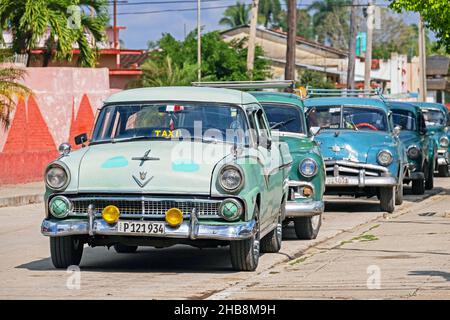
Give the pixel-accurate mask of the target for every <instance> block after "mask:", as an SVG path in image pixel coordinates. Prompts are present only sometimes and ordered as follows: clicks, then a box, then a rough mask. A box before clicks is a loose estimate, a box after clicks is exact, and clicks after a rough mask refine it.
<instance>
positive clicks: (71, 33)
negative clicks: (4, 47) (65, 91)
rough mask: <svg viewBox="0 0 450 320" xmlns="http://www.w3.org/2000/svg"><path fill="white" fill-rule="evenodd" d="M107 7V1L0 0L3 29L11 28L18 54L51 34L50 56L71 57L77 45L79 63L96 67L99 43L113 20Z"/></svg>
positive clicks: (49, 41) (48, 39) (14, 46)
mask: <svg viewBox="0 0 450 320" xmlns="http://www.w3.org/2000/svg"><path fill="white" fill-rule="evenodd" d="M107 9H108V1H107V0H20V1H18V0H0V24H1V27H2V30H5V29H10V30H11V32H12V36H13V43H12V45H13V50H14V51H15V52H17V53H29V51H30V50H31V49H34V48H35V47H36V46H37V45H38V42H39V41H40V40H41V39H43V38H45V37H46V36H47V33H49V34H48V37H47V38H46V43H45V46H46V48H47V53H48V55H49V56H50V58H51V56H52V55H53V52H55V58H56V59H67V60H70V59H71V58H72V49H73V46H74V44H77V45H78V48H79V49H80V55H79V59H78V64H79V65H80V66H86V67H94V66H95V63H96V52H95V45H96V42H97V41H101V40H103V38H104V31H105V27H106V25H107V23H108V20H109V18H108V13H107ZM88 34H89V36H88ZM90 38H92V39H93V41H91V40H90Z"/></svg>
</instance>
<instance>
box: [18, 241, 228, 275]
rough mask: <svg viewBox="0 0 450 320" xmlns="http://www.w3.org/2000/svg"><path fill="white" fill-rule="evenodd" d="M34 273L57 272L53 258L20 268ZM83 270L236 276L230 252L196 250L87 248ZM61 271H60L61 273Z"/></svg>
mask: <svg viewBox="0 0 450 320" xmlns="http://www.w3.org/2000/svg"><path fill="white" fill-rule="evenodd" d="M16 268H19V269H28V270H31V271H57V269H55V268H54V267H53V265H52V262H51V259H50V258H45V259H40V260H35V261H31V262H29V263H25V264H22V265H19V266H17V267H16ZM80 268H81V270H84V271H92V272H161V273H190V272H192V273H201V272H205V273H235V272H236V271H234V270H233V269H231V263H230V254H229V252H228V248H217V249H209V248H208V249H196V248H192V247H189V246H182V245H179V246H174V247H171V248H165V249H154V248H150V247H140V248H139V249H138V251H137V252H136V253H128V254H126V253H121V254H119V253H116V252H115V251H114V249H110V250H108V249H107V248H104V247H97V248H90V247H85V248H84V253H83V259H82V260H81V264H80ZM59 271H60V270H59Z"/></svg>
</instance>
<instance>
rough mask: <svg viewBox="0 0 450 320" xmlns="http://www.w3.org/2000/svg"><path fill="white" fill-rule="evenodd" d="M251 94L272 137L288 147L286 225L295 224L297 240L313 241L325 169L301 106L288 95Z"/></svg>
mask: <svg viewBox="0 0 450 320" xmlns="http://www.w3.org/2000/svg"><path fill="white" fill-rule="evenodd" d="M251 94H253V95H254V96H255V97H256V99H258V101H259V102H260V103H261V105H262V106H263V108H264V110H265V112H266V115H267V118H268V119H269V124H270V127H271V129H272V134H273V135H278V136H279V138H280V141H284V142H286V143H287V144H288V145H289V151H290V153H291V156H292V158H293V159H294V162H293V166H292V169H291V172H290V174H289V182H288V184H289V198H288V201H287V204H286V222H289V221H291V220H292V221H294V227H295V232H296V235H297V237H298V238H299V239H315V238H316V237H317V234H318V233H319V229H320V226H321V223H322V213H323V210H324V201H323V193H324V191H325V166H324V163H323V159H322V156H321V154H320V148H319V146H318V145H317V143H316V142H315V141H313V140H312V137H311V136H310V135H309V131H308V127H307V125H306V118H305V110H304V105H303V102H302V100H301V99H300V97H299V96H297V95H295V94H290V93H276V92H252V93H251Z"/></svg>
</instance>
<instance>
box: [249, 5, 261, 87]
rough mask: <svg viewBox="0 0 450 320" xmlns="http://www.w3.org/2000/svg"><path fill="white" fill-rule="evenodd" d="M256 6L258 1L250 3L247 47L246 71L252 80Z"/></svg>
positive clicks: (256, 18) (256, 20)
mask: <svg viewBox="0 0 450 320" xmlns="http://www.w3.org/2000/svg"><path fill="white" fill-rule="evenodd" d="M258 5H259V0H253V1H252V8H251V15H252V17H251V20H250V35H249V38H248V47H247V71H248V73H249V74H250V77H251V78H253V66H254V62H255V42H256V24H257V23H258Z"/></svg>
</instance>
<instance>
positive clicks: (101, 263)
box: [0, 179, 450, 299]
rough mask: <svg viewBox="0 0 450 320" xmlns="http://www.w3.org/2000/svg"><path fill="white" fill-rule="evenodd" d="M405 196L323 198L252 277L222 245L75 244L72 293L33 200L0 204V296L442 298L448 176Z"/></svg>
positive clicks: (447, 291) (445, 294) (449, 238)
mask: <svg viewBox="0 0 450 320" xmlns="http://www.w3.org/2000/svg"><path fill="white" fill-rule="evenodd" d="M406 192H408V189H407V191H406ZM405 198H406V201H405V203H404V204H403V205H402V206H401V207H399V208H398V209H397V211H396V213H394V214H393V215H386V214H383V213H380V212H379V211H378V206H377V205H376V204H375V205H374V203H376V202H374V201H364V200H360V201H354V200H352V201H348V200H338V201H337V202H336V201H335V199H328V200H333V201H331V202H330V201H329V202H327V206H326V207H327V212H326V213H325V219H324V222H323V225H322V229H321V231H320V234H319V237H318V239H317V240H315V241H299V240H296V239H295V238H294V237H293V234H292V230H290V231H291V232H289V233H288V234H285V241H284V242H283V247H282V250H281V252H280V253H279V254H265V255H263V256H262V257H261V261H260V266H259V267H258V270H257V271H256V272H253V273H246V272H234V271H232V270H231V265H230V262H229V254H228V250H227V248H222V249H202V250H199V249H195V248H190V247H186V246H176V247H172V248H169V249H152V248H140V249H139V250H138V252H137V253H135V254H117V253H115V251H114V250H112V249H111V250H107V249H106V248H100V247H99V248H85V253H84V256H83V260H82V262H81V285H80V288H79V289H68V287H67V285H66V283H67V280H68V279H70V278H69V277H70V276H71V274H68V273H67V272H66V271H61V270H55V269H53V267H52V265H51V261H50V258H49V248H48V238H45V237H43V236H41V235H40V230H39V227H40V222H41V220H42V217H43V205H42V204H33V205H28V206H21V207H7V208H1V209H0V242H1V243H2V246H1V247H0V256H1V259H0V298H1V299H20V298H31V299H46V298H52V299H54V298H83V299H86V298H94V299H103V298H114V299H127V298H130V299H135V298H145V299H168V298H172V299H240V298H244V299H255V298H268V299H269V298H270V299H273V298H300V299H307V298H338V299H349V298H355V299H360V298H375V299H379V298H416V299H422V298H433V299H450V259H449V256H450V232H449V230H450V228H449V226H450V208H449V207H448V203H449V200H450V179H437V181H436V188H435V189H434V190H433V194H429V193H428V194H426V195H425V196H421V197H417V196H412V195H407V196H406V197H405ZM447 210H448V211H447ZM368 268H369V269H368ZM368 285H369V287H371V288H372V289H369V288H368Z"/></svg>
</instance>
